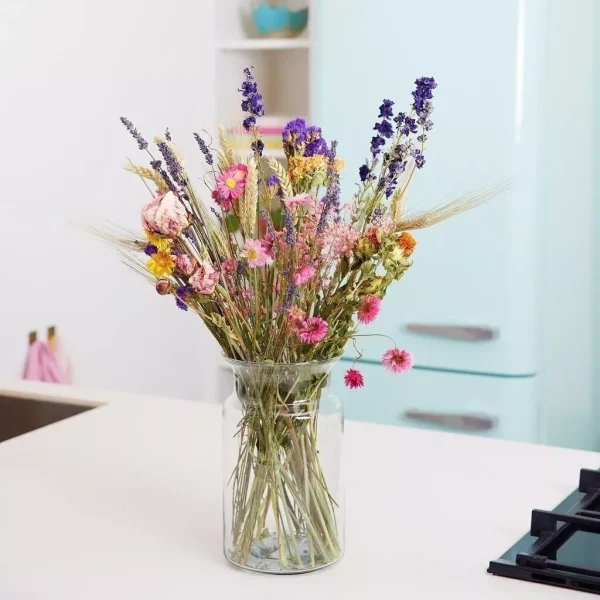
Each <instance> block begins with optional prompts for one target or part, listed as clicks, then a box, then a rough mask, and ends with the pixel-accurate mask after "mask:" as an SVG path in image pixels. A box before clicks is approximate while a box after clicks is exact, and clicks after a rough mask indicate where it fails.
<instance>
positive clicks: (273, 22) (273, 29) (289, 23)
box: [252, 4, 308, 37]
mask: <svg viewBox="0 0 600 600" xmlns="http://www.w3.org/2000/svg"><path fill="white" fill-rule="evenodd" d="M252 16H253V17H254V24H255V25H256V29H257V30H258V32H259V33H260V34H261V35H265V36H270V37H293V36H295V35H298V34H299V33H300V32H301V31H302V30H303V29H304V28H305V27H306V24H307V23H308V8H303V9H301V10H298V11H291V10H290V9H289V8H286V7H285V6H269V5H268V4H259V5H258V6H257V7H256V8H255V9H254V11H253V12H252Z"/></svg>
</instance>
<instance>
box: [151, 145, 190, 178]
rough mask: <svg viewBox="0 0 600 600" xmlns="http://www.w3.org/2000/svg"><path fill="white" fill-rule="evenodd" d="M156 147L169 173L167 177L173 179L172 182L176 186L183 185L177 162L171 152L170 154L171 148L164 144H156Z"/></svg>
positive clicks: (179, 166)
mask: <svg viewBox="0 0 600 600" xmlns="http://www.w3.org/2000/svg"><path fill="white" fill-rule="evenodd" d="M156 145H157V146H158V149H159V150H160V153H161V154H162V157H163V158H164V159H165V164H166V165H167V170H168V171H169V175H170V176H171V177H172V178H173V181H174V182H175V183H176V184H177V185H184V181H183V173H182V170H181V165H180V164H179V161H178V160H177V159H176V158H175V155H174V154H173V152H171V148H169V146H167V143H166V142H158V143H157V144H156Z"/></svg>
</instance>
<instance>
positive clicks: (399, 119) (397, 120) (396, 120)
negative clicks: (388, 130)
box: [394, 112, 406, 129]
mask: <svg viewBox="0 0 600 600" xmlns="http://www.w3.org/2000/svg"><path fill="white" fill-rule="evenodd" d="M405 118H406V114H405V113H402V112H400V113H398V114H397V115H396V116H395V117H394V123H396V128H397V129H400V128H401V127H402V125H404V119H405Z"/></svg>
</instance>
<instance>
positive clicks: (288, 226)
mask: <svg viewBox="0 0 600 600" xmlns="http://www.w3.org/2000/svg"><path fill="white" fill-rule="evenodd" d="M281 210H282V213H283V225H284V227H285V241H286V243H287V244H288V245H290V246H293V245H294V244H295V243H296V234H295V231H294V223H293V221H292V213H291V212H290V210H289V208H287V206H285V205H284V206H282V207H281Z"/></svg>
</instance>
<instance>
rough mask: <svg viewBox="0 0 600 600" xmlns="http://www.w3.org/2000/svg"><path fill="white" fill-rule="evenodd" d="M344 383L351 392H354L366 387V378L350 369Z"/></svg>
mask: <svg viewBox="0 0 600 600" xmlns="http://www.w3.org/2000/svg"><path fill="white" fill-rule="evenodd" d="M344 383H345V384H346V386H347V387H349V388H350V389H351V390H354V389H356V388H359V387H363V385H365V378H364V377H363V376H362V373H361V372H360V371H358V370H356V369H348V370H347V371H346V374H345V375H344Z"/></svg>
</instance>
